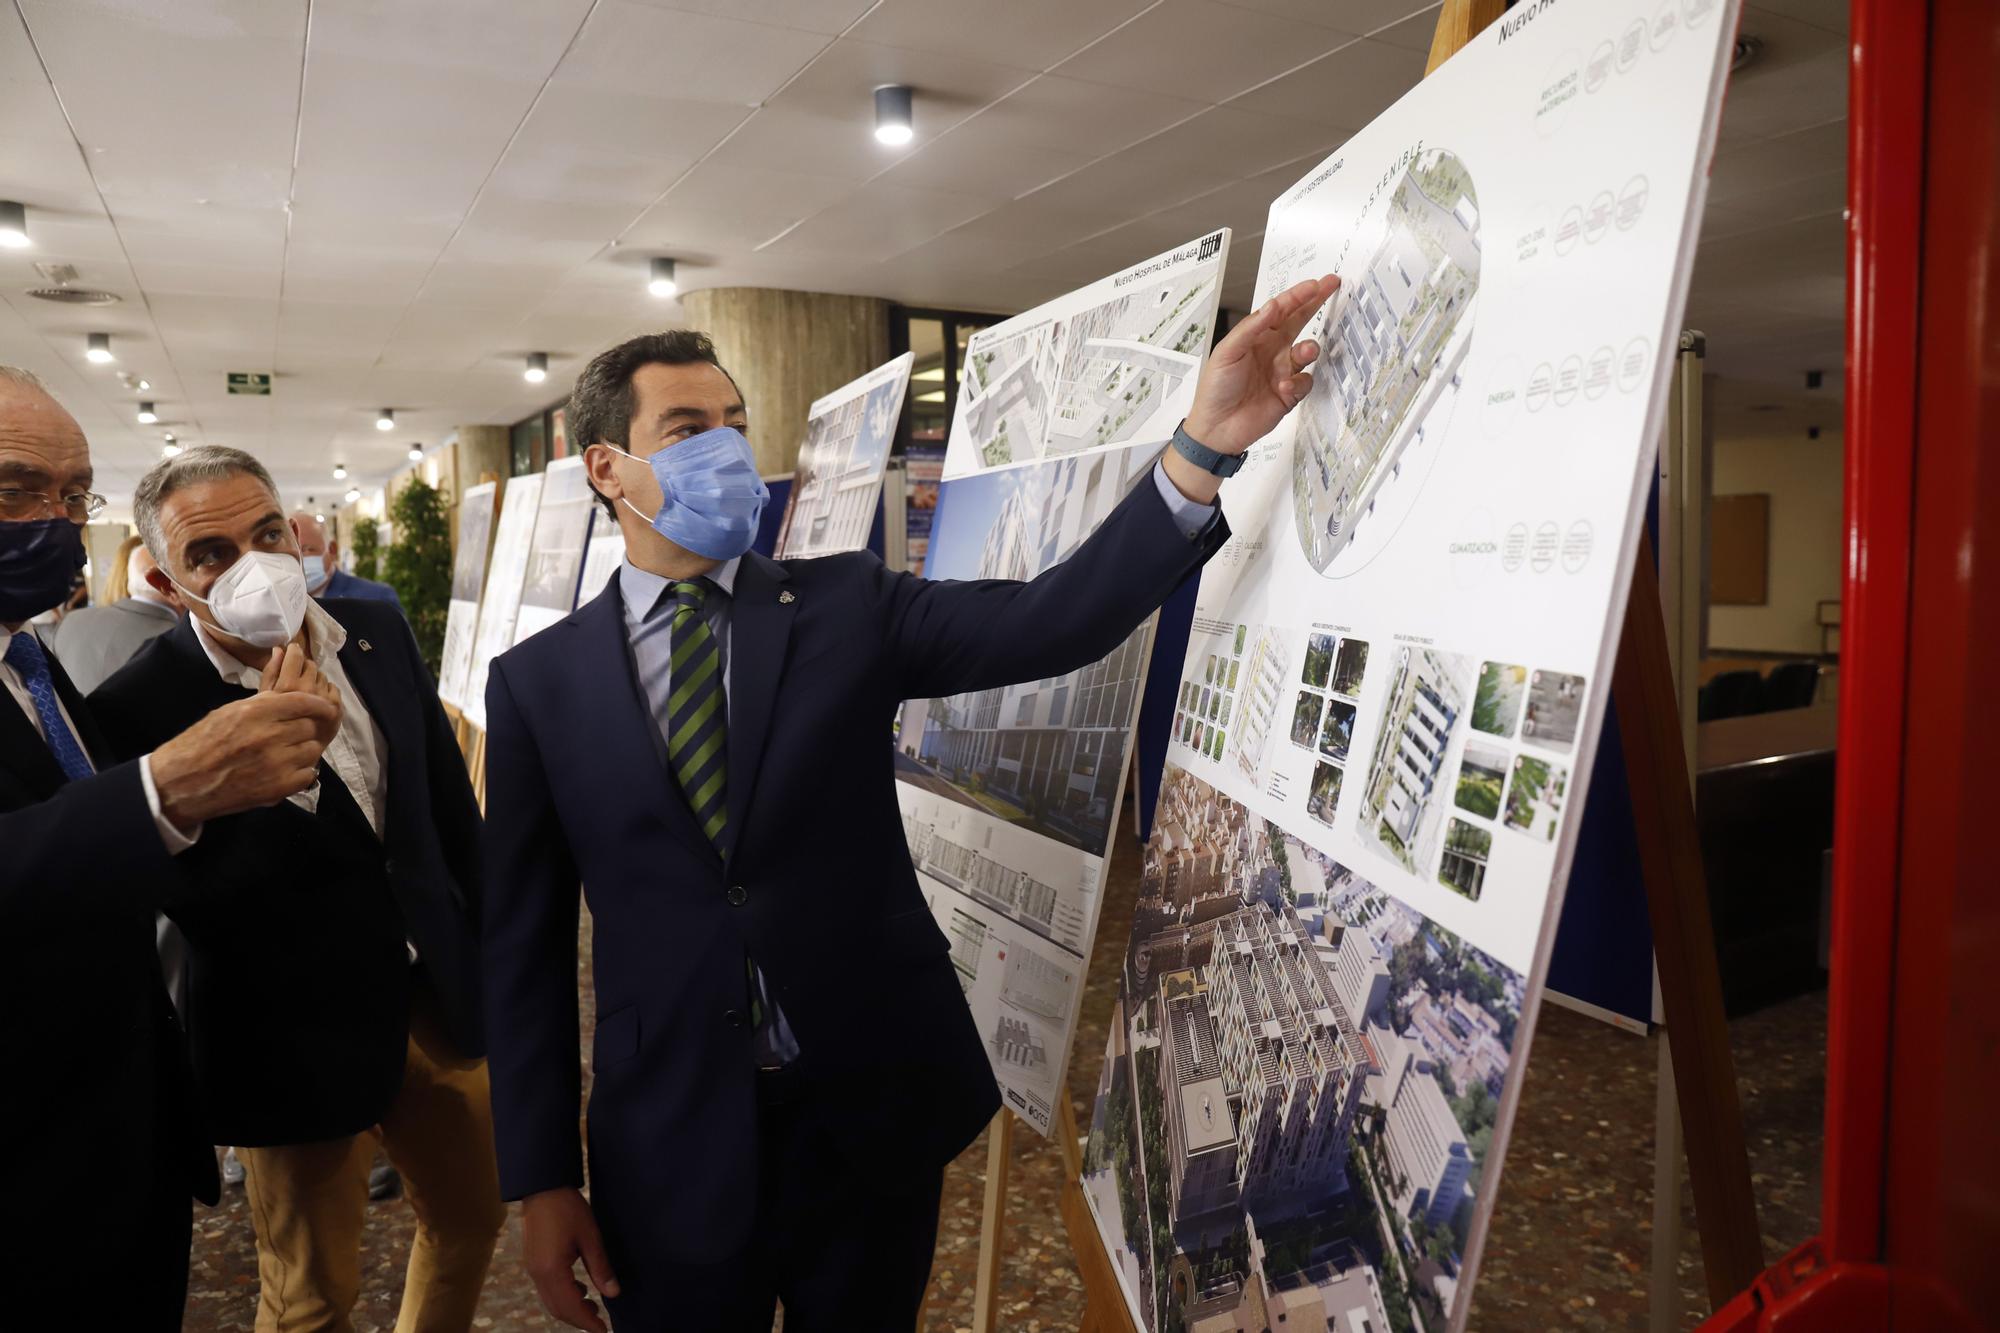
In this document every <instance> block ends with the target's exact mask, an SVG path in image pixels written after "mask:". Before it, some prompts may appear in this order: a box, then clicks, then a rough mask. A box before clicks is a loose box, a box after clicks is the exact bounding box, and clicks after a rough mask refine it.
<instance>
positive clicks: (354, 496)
mask: <svg viewBox="0 0 2000 1333" xmlns="http://www.w3.org/2000/svg"><path fill="white" fill-rule="evenodd" d="M360 498H361V488H360V487H359V486H349V487H348V488H347V503H349V504H353V503H354V502H355V501H356V500H359V499H360Z"/></svg>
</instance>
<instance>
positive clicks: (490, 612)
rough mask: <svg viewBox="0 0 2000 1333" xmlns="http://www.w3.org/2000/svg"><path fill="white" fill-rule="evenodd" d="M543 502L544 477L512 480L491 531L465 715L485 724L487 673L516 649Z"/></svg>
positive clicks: (529, 475)
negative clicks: (531, 547) (516, 627)
mask: <svg viewBox="0 0 2000 1333" xmlns="http://www.w3.org/2000/svg"><path fill="white" fill-rule="evenodd" d="M541 504H542V474H541V473H539V472H529V473H526V474H524V475H522V476H519V477H513V478H510V479H509V480H508V482H507V490H506V492H505V493H504V494H502V495H501V497H500V522H499V524H498V525H497V526H496V527H495V530H494V533H493V558H492V559H491V560H490V561H488V562H487V566H486V589H485V594H484V595H483V596H482V597H481V598H480V600H479V629H478V632H477V633H475V634H474V635H473V638H472V665H471V668H470V669H469V670H468V671H467V672H466V678H465V697H464V703H463V705H462V707H463V708H464V710H465V716H466V717H467V718H469V719H470V720H471V721H472V724H473V725H474V726H476V727H479V728H482V729H484V727H485V726H486V669H487V668H488V667H489V666H491V665H492V664H493V659H494V658H495V657H497V656H498V655H499V654H501V653H504V652H506V651H507V650H508V649H509V648H511V647H513V646H514V619H515V617H516V616H517V615H518V614H519V613H520V610H521V580H522V579H523V578H524V577H525V576H526V574H527V572H528V540H529V538H530V537H532V536H533V535H534V531H535V515H536V513H537V512H538V511H539V510H540V509H541Z"/></svg>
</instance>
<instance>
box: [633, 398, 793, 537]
mask: <svg viewBox="0 0 2000 1333" xmlns="http://www.w3.org/2000/svg"><path fill="white" fill-rule="evenodd" d="M604 447H605V448H607V449H609V450H611V451H612V452H613V453H620V454H625V457H627V458H629V459H631V460H632V461H633V462H635V463H644V464H646V465H647V466H648V467H650V468H652V469H653V479H654V480H655V481H657V482H659V483H660V495H661V496H662V497H663V498H662V500H661V502H660V512H659V513H657V514H653V515H650V516H649V515H647V514H644V513H642V512H641V511H640V510H639V508H638V507H637V506H636V505H634V504H633V503H632V502H631V501H630V500H626V501H624V504H625V507H626V508H627V509H630V510H631V511H632V512H633V513H635V514H638V515H639V517H640V518H643V519H646V520H647V521H648V522H650V523H651V524H652V525H653V531H655V532H657V533H659V534H660V535H661V536H662V537H665V538H666V539H667V540H668V541H670V542H672V543H674V545H676V546H678V547H680V548H681V549H683V550H686V551H692V552H693V553H694V554H696V555H698V556H703V557H705V558H707V559H709V560H734V559H735V558H736V557H737V556H739V555H742V554H743V553H744V552H745V551H747V550H749V549H750V545H751V543H752V542H754V541H756V540H757V521H758V520H759V519H760V518H762V517H763V516H764V505H765V504H766V503H767V502H768V501H769V500H770V498H771V492H770V490H769V488H768V487H766V486H765V485H764V479H763V478H762V477H759V476H758V475H757V460H756V457H755V455H753V454H752V453H751V452H750V441H748V440H746V439H744V438H743V432H741V431H739V430H737V429H736V428H735V427H733V426H722V427H718V428H717V429H715V430H706V431H703V432H702V433H701V434H699V435H690V436H689V437H688V438H687V439H685V440H682V441H681V442H680V443H679V444H670V445H668V446H667V447H666V448H664V449H661V450H660V451H658V452H657V453H655V454H653V455H652V456H651V457H649V458H640V457H639V456H638V455H637V454H628V453H625V451H624V450H623V449H620V448H619V447H618V446H617V445H615V444H607V445H605V446H604ZM621 498H622V497H621Z"/></svg>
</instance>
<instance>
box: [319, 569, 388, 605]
mask: <svg viewBox="0 0 2000 1333" xmlns="http://www.w3.org/2000/svg"><path fill="white" fill-rule="evenodd" d="M319 596H321V597H334V598H349V599H352V600H355V601H363V602H392V603H394V604H395V607H396V609H397V610H398V611H401V610H402V609H403V599H402V598H400V597H398V596H396V590H395V589H394V588H392V587H390V586H389V585H388V584H386V583H377V582H376V581H375V580H374V579H364V578H362V577H361V576H360V575H359V574H350V573H348V572H347V571H346V570H344V569H336V570H334V571H333V573H331V574H329V575H327V578H326V586H325V587H324V588H321V589H320V590H319Z"/></svg>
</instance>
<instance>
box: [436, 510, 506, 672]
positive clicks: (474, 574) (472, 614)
mask: <svg viewBox="0 0 2000 1333" xmlns="http://www.w3.org/2000/svg"><path fill="white" fill-rule="evenodd" d="M497 490H499V487H498V486H497V485H495V484H494V483H493V482H490V481H487V482H481V483H480V484H479V485H477V486H472V487H469V488H467V490H466V492H465V497H464V498H463V499H461V500H460V501H459V502H458V550H457V552H456V553H455V554H454V555H453V556H452V561H451V603H450V606H449V607H448V608H447V609H446V611H445V620H444V659H443V666H442V669H441V670H440V672H439V675H438V698H440V699H442V700H444V702H446V703H448V704H451V705H452V706H453V707H462V706H463V705H464V702H465V680H466V677H467V676H468V675H469V674H471V670H472V637H473V634H474V632H475V631H476V630H477V629H478V628H479V593H480V590H481V589H482V588H483V587H484V586H485V584H486V553H487V552H488V551H489V550H490V549H491V548H492V544H493V498H494V493H495V492H496V491H497Z"/></svg>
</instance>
